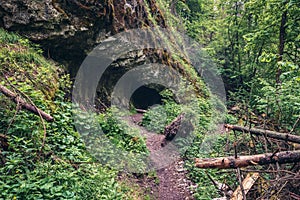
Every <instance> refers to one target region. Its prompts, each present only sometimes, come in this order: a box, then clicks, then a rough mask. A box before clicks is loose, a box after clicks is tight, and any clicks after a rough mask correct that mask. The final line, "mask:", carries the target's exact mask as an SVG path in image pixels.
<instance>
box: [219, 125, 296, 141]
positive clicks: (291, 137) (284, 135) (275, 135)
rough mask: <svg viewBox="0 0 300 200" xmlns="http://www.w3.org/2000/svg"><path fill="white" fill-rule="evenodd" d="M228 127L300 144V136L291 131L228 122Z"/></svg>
mask: <svg viewBox="0 0 300 200" xmlns="http://www.w3.org/2000/svg"><path fill="white" fill-rule="evenodd" d="M225 127H226V128H229V129H232V130H236V131H240V132H247V133H251V134H254V135H259V136H266V137H269V138H274V139H278V140H284V141H288V142H294V143H298V144H300V136H297V135H293V134H289V133H279V132H276V131H269V130H263V129H257V128H249V127H243V126H236V125H230V124H226V125H225Z"/></svg>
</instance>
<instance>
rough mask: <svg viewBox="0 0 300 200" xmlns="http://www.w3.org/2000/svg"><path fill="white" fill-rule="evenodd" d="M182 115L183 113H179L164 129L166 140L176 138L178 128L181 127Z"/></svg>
mask: <svg viewBox="0 0 300 200" xmlns="http://www.w3.org/2000/svg"><path fill="white" fill-rule="evenodd" d="M184 115H185V114H184V113H181V114H180V115H178V117H176V118H175V119H174V120H173V121H172V122H171V123H170V124H169V125H167V126H166V127H165V129H164V135H165V137H166V140H168V141H171V140H172V139H173V138H174V137H175V136H176V134H177V132H178V130H179V128H180V126H181V125H182V124H181V122H182V120H183V117H184Z"/></svg>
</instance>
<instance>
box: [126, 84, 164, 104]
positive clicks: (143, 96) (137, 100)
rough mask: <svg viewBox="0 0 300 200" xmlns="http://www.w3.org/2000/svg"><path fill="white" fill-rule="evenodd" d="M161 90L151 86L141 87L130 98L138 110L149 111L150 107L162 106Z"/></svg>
mask: <svg viewBox="0 0 300 200" xmlns="http://www.w3.org/2000/svg"><path fill="white" fill-rule="evenodd" d="M160 91H162V89H161V88H159V89H154V88H151V87H149V86H141V87H139V88H138V89H137V90H135V91H134V93H133V94H132V96H131V98H130V102H131V104H132V105H133V106H134V108H136V109H142V110H147V109H148V108H149V107H151V106H154V105H157V104H162V96H161V95H160V94H159V93H160Z"/></svg>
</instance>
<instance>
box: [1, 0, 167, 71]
mask: <svg viewBox="0 0 300 200" xmlns="http://www.w3.org/2000/svg"><path fill="white" fill-rule="evenodd" d="M153 23H155V24H158V25H160V26H161V27H164V26H165V21H164V18H163V16H162V13H161V11H160V10H159V8H158V7H157V5H156V3H155V1H154V0H118V1H113V0H44V1H39V0H5V1H0V26H1V27H3V28H4V29H6V30H9V31H14V32H18V33H19V34H20V35H23V36H26V37H27V38H29V39H30V40H31V41H34V42H36V43H38V44H41V46H42V48H43V49H44V50H45V53H46V55H47V56H49V57H51V58H53V59H54V60H56V61H59V62H61V63H64V64H66V65H68V66H70V67H69V69H70V70H71V72H73V73H74V72H76V70H77V69H76V68H77V67H78V66H79V65H80V63H81V62H82V60H83V59H84V58H85V56H86V55H87V53H88V52H89V51H91V49H92V48H93V47H95V46H96V45H97V44H98V43H100V42H101V40H103V39H105V38H107V37H108V36H110V35H113V34H116V33H118V32H121V31H124V30H127V29H132V28H141V27H145V26H152V25H153Z"/></svg>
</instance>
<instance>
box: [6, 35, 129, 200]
mask: <svg viewBox="0 0 300 200" xmlns="http://www.w3.org/2000/svg"><path fill="white" fill-rule="evenodd" d="M0 46H1V50H0V63H1V65H0V66H1V67H0V72H1V73H2V75H1V79H0V82H1V84H3V85H5V86H6V87H8V88H9V89H10V90H12V91H14V92H15V93H17V94H19V95H20V96H21V97H22V98H23V99H25V100H26V101H28V102H30V103H31V102H33V103H34V104H35V105H36V106H37V107H38V108H40V109H42V110H44V111H46V112H48V113H49V114H51V115H52V116H53V117H54V122H52V123H47V122H45V121H44V122H42V121H41V119H40V118H39V117H38V116H36V115H34V114H32V113H30V112H28V111H26V110H23V109H21V110H20V109H19V108H18V107H17V105H16V104H15V103H13V102H12V101H11V100H10V99H8V98H7V97H5V96H3V95H0V105H1V106H0V116H1V119H0V133H1V134H5V135H6V136H7V138H8V145H9V146H8V149H2V148H1V149H0V150H1V153H0V158H1V159H2V160H4V163H2V164H1V165H0V191H1V193H0V198H1V199H2V198H3V199H123V198H125V195H124V193H123V192H122V188H121V186H119V185H118V182H117V180H116V172H115V171H112V170H109V169H107V168H105V167H103V166H101V165H99V164H93V163H94V162H95V159H94V158H93V157H91V156H90V155H89V153H88V152H87V151H86V149H85V145H84V144H83V142H82V140H81V137H80V135H79V134H78V132H76V130H75V129H74V127H73V119H72V113H71V103H70V102H68V101H67V100H66V99H65V91H66V90H70V81H69V77H68V76H67V75H63V74H62V73H61V71H62V70H60V69H59V68H58V67H57V66H55V65H54V63H51V62H50V61H47V60H46V59H45V58H43V57H42V55H41V52H40V51H36V50H35V49H36V48H37V47H36V46H32V45H31V44H30V42H28V40H26V39H23V38H21V37H19V36H16V35H14V34H10V33H7V32H5V31H3V30H0ZM44 126H45V128H46V134H45V135H44V133H45V132H44ZM45 136H46V138H44V137H45ZM44 139H45V144H44V146H43V140H44Z"/></svg>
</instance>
